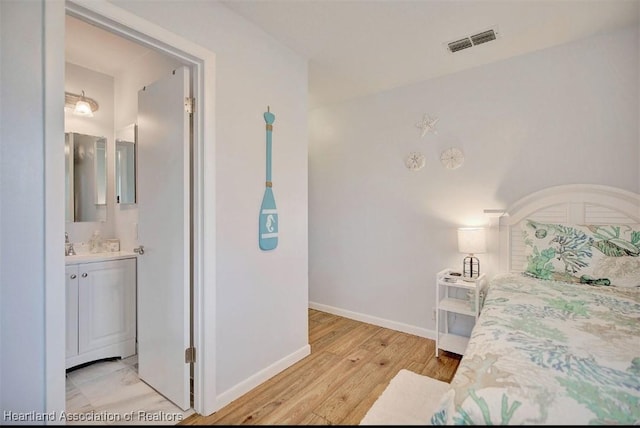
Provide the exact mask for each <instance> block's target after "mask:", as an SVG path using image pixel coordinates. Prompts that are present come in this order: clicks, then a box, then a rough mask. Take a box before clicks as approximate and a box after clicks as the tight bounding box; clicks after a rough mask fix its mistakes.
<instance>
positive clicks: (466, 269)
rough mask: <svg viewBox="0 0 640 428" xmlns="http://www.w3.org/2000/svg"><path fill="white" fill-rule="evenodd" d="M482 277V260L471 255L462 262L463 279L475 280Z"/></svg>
mask: <svg viewBox="0 0 640 428" xmlns="http://www.w3.org/2000/svg"><path fill="white" fill-rule="evenodd" d="M478 276H480V260H478V258H477V257H474V256H473V254H469V255H468V256H467V257H465V258H464V260H463V261H462V279H463V280H464V279H469V280H474V279H476V278H478Z"/></svg>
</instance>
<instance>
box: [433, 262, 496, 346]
mask: <svg viewBox="0 0 640 428" xmlns="http://www.w3.org/2000/svg"><path fill="white" fill-rule="evenodd" d="M453 271H454V269H451V268H448V269H444V270H442V271H440V272H438V274H437V275H436V357H438V353H439V350H440V349H442V350H443V351H449V352H453V353H454V354H459V355H464V352H465V350H466V349H467V344H468V343H469V337H468V336H464V335H461V334H455V333H451V332H450V331H449V314H450V313H454V314H459V315H464V316H467V317H471V318H472V319H473V324H474V325H475V322H476V321H477V320H478V316H479V315H480V310H481V309H482V300H483V297H484V289H485V287H486V283H487V281H486V276H485V274H484V273H483V274H481V275H480V276H478V277H477V278H474V279H473V280H471V279H466V280H465V279H462V278H461V277H458V278H456V277H454V276H451V275H450V273H451V272H453Z"/></svg>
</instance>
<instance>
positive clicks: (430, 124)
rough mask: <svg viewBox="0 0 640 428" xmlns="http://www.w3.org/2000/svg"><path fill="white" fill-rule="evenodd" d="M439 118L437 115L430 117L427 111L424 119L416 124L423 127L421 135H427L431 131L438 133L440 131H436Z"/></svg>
mask: <svg viewBox="0 0 640 428" xmlns="http://www.w3.org/2000/svg"><path fill="white" fill-rule="evenodd" d="M438 120H439V119H438V118H437V117H436V118H434V119H432V118H430V117H429V115H428V114H426V113H425V115H424V116H423V118H422V120H421V121H420V122H418V123H416V126H417V127H418V128H420V129H422V135H421V137H424V136H425V135H427V133H428V132H429V131H431V132H433V133H434V134H437V133H438V132H437V131H436V123H437V122H438Z"/></svg>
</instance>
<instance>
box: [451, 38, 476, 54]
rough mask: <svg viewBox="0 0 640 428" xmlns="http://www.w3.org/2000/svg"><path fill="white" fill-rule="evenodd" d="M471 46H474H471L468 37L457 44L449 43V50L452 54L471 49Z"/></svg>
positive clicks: (457, 41)
mask: <svg viewBox="0 0 640 428" xmlns="http://www.w3.org/2000/svg"><path fill="white" fill-rule="evenodd" d="M471 46H473V45H472V44H471V40H469V38H468V37H465V38H464V39H460V40H456V41H455V42H451V43H449V50H450V51H451V52H458V51H461V50H462V49H466V48H470V47H471Z"/></svg>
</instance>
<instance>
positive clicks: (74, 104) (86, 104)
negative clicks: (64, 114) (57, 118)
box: [64, 91, 99, 117]
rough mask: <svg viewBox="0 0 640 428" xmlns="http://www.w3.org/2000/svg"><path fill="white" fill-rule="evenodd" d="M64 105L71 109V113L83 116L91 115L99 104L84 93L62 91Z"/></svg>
mask: <svg viewBox="0 0 640 428" xmlns="http://www.w3.org/2000/svg"><path fill="white" fill-rule="evenodd" d="M64 106H65V107H66V108H69V109H73V114H75V115H77V116H83V117H93V112H95V111H97V110H98V108H99V106H98V102H97V101H96V100H94V99H92V98H88V97H86V96H85V95H84V91H82V95H77V94H72V93H71V92H65V93H64Z"/></svg>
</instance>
